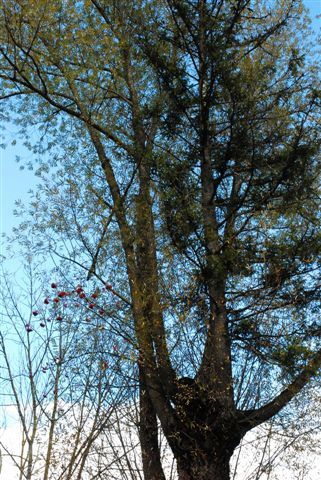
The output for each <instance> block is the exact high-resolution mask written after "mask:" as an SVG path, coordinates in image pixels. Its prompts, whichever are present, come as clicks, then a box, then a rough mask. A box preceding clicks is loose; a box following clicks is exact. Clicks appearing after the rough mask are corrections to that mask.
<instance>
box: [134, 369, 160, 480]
mask: <svg viewBox="0 0 321 480" xmlns="http://www.w3.org/2000/svg"><path fill="white" fill-rule="evenodd" d="M144 377H145V374H144V371H143V368H142V366H139V385H140V405H139V406H140V425H139V440H140V446H141V451H142V462H143V472H144V479H145V480H165V475H164V472H163V468H162V464H161V459H160V449H159V444H158V426H157V417H156V414H155V410H154V408H153V405H152V402H151V399H150V396H149V394H148V392H147V390H146V384H145V378H144Z"/></svg>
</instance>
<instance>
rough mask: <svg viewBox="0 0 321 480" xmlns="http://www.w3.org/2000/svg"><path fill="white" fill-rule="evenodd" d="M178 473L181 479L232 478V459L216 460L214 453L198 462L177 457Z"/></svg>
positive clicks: (219, 479)
mask: <svg viewBox="0 0 321 480" xmlns="http://www.w3.org/2000/svg"><path fill="white" fill-rule="evenodd" d="M177 473H178V478H179V480H230V461H229V458H224V459H222V460H215V456H214V455H213V457H212V458H209V457H208V458H205V459H203V462H200V461H199V462H197V463H193V462H191V463H190V462H189V461H188V460H186V459H177Z"/></svg>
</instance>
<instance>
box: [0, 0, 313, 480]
mask: <svg viewBox="0 0 321 480" xmlns="http://www.w3.org/2000/svg"><path fill="white" fill-rule="evenodd" d="M0 22H1V24H0V44H1V47H0V55H1V70H0V77H1V79H2V94H1V96H2V98H3V99H4V100H7V102H11V103H10V105H11V107H10V108H12V109H13V110H14V111H15V112H16V114H15V115H16V118H18V119H19V121H20V122H22V125H25V126H28V124H32V123H35V122H43V124H44V126H45V128H46V130H45V134H46V137H45V138H46V139H48V138H50V142H53V143H54V144H55V145H56V146H57V145H58V144H59V149H60V153H61V151H62V150H63V149H64V148H65V151H66V152H67V153H69V154H70V156H67V155H65V157H64V160H63V163H62V167H63V168H62V169H61V170H60V171H59V172H58V174H59V176H60V189H61V191H64V189H66V190H65V191H66V192H67V193H68V195H69V197H66V196H65V197H64V199H65V200H64V204H63V207H62V204H60V207H59V208H58V207H57V208H56V209H53V210H51V211H50V212H48V211H46V215H47V217H46V218H47V219H48V215H50V216H51V221H47V225H45V224H43V223H42V225H41V228H42V227H43V226H44V227H46V228H55V229H56V230H59V231H60V232H61V231H65V233H66V234H67V235H68V236H69V239H71V240H73V239H76V238H77V239H78V240H79V241H81V243H82V251H81V252H79V250H77V248H78V249H79V243H77V246H76V247H75V250H74V251H72V252H71V255H70V258H71V260H72V261H74V262H76V261H77V262H78V263H81V264H82V266H83V267H85V268H87V270H88V276H89V277H92V276H97V277H99V278H102V279H104V278H108V276H109V272H110V269H112V266H111V258H110V252H111V248H113V249H114V250H115V252H116V253H117V266H119V269H117V274H116V280H115V284H113V285H108V286H107V288H108V289H109V290H111V291H112V292H113V293H114V294H115V295H118V296H119V298H120V302H121V303H122V305H125V306H126V308H127V309H129V311H130V314H131V318H132V319H133V326H134V345H135V346H136V347H137V351H138V355H137V366H138V370H139V381H140V392H141V395H140V398H141V428H140V442H141V447H142V458H143V465H144V473H145V478H146V480H160V479H162V478H164V473H163V471H162V466H161V462H160V455H159V449H158V443H157V431H158V423H157V420H159V422H160V425H161V428H162V430H163V432H164V434H165V436H166V438H167V440H168V443H169V445H170V447H171V449H172V451H173V454H174V456H175V458H176V461H177V470H178V475H179V478H180V480H190V479H198V480H202V479H210V478H213V479H214V478H215V479H222V480H223V479H228V478H229V460H230V457H231V455H232V453H233V451H234V449H235V448H236V446H237V445H238V444H239V442H240V440H241V439H242V437H243V436H244V435H245V433H246V432H247V431H249V430H250V429H252V428H253V427H255V426H257V425H259V424H260V423H262V422H264V421H266V420H268V419H269V418H271V417H272V416H274V415H276V414H278V412H280V411H281V410H282V409H283V408H284V407H286V406H287V405H288V403H289V402H290V401H291V399H292V398H293V397H294V396H295V395H297V393H299V392H300V390H302V388H304V387H305V386H306V385H307V384H308V382H309V380H310V379H311V377H312V376H314V375H316V374H317V372H318V370H319V367H320V365H321V349H320V341H319V339H320V335H321V324H320V321H319V318H318V314H319V301H320V264H319V254H320V249H321V237H320V216H319V212H318V211H319V207H320V190H319V189H320V166H321V162H320V156H319V153H318V152H319V147H320V141H321V137H320V129H319V122H320V86H319V85H320V84H319V80H318V72H317V68H316V65H315V64H313V63H312V61H311V56H310V55H309V45H308V44H307V42H306V41H305V37H306V36H307V30H306V27H305V23H306V19H305V17H304V11H303V7H302V2H300V1H297V0H283V1H282V2H280V1H278V2H273V1H268V0H266V1H265V0H262V1H259V2H258V1H252V0H230V1H227V0H215V1H214V0H213V1H210V0H208V1H206V0H189V1H187V0H158V1H153V0H147V1H130V0H124V1H117V2H116V1H115V2H114V1H111V0H86V1H85V0H80V1H77V2H74V1H70V0H64V1H61V0H51V1H47V0H38V1H37V2H34V1H32V0H18V1H17V0H14V1H13V0H2V1H1V21H0ZM5 105H8V103H5ZM68 142H69V143H68ZM57 148H58V147H57ZM39 151H40V153H41V150H39V146H38V152H39ZM71 153H72V154H73V157H72V155H71ZM77 155H78V156H77ZM62 156H63V155H62ZM76 159H77V160H76ZM57 195H59V189H58V191H57V190H55V192H53V196H54V197H55V198H57ZM67 198H68V200H66V199H67ZM70 199H72V201H70ZM35 205H36V207H37V208H39V205H40V203H39V202H38V203H36V204H35ZM38 215H39V212H38ZM40 216H41V215H40ZM39 221H40V220H39ZM83 247H85V250H86V252H87V253H88V256H87V261H86V260H84V257H83V256H82V257H81V254H83V252H84V248H83ZM64 254H65V253H64ZM80 257H81V258H82V259H81V261H79V259H80ZM124 308H125V307H124ZM127 327H128V325H127V326H126V328H127Z"/></svg>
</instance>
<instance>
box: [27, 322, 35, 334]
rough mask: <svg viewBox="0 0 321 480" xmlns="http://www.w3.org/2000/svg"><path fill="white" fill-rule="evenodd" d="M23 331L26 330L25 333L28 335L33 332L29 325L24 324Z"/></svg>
mask: <svg viewBox="0 0 321 480" xmlns="http://www.w3.org/2000/svg"><path fill="white" fill-rule="evenodd" d="M25 329H26V332H27V333H30V332H32V330H33V328H32V326H31V325H30V323H26V325H25Z"/></svg>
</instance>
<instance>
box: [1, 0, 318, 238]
mask: <svg viewBox="0 0 321 480" xmlns="http://www.w3.org/2000/svg"><path fill="white" fill-rule="evenodd" d="M304 3H305V5H306V6H307V7H308V8H309V10H310V14H311V18H312V19H313V27H314V29H315V30H316V31H319V32H320V27H321V19H320V18H319V19H317V18H316V16H317V15H321V0H305V2H304ZM15 138H16V136H15V128H14V127H8V128H7V130H6V132H5V143H6V144H7V145H8V147H7V148H6V149H5V150H2V149H1V150H0V235H1V233H2V232H6V233H8V234H9V233H10V231H11V229H12V227H13V226H16V225H18V224H19V219H17V218H15V217H14V215H13V210H14V202H15V200H17V199H21V200H22V202H24V203H28V199H29V195H28V191H29V190H30V189H32V188H35V187H36V185H37V183H38V179H37V178H36V177H35V176H34V173H33V172H30V171H28V170H27V169H24V170H20V165H19V164H17V163H16V162H15V157H16V155H19V156H20V157H23V159H24V160H31V159H32V154H31V153H30V152H29V151H28V150H27V149H25V148H23V146H22V145H21V144H19V143H18V144H17V145H15V146H11V141H12V140H14V139H15Z"/></svg>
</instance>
